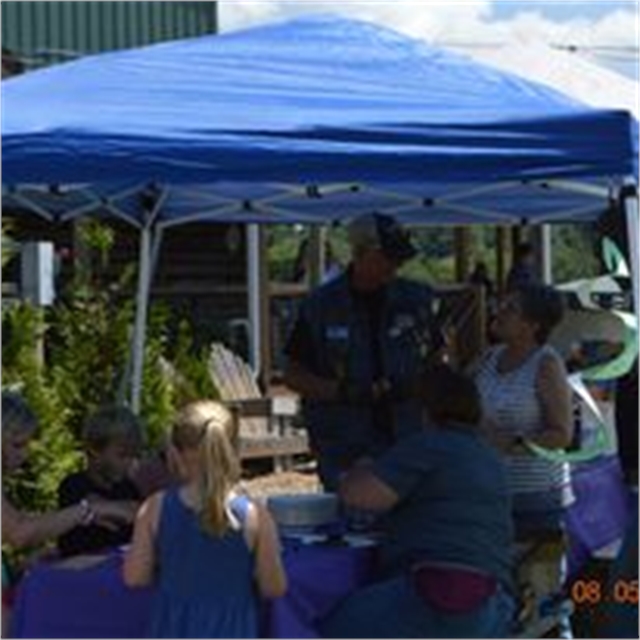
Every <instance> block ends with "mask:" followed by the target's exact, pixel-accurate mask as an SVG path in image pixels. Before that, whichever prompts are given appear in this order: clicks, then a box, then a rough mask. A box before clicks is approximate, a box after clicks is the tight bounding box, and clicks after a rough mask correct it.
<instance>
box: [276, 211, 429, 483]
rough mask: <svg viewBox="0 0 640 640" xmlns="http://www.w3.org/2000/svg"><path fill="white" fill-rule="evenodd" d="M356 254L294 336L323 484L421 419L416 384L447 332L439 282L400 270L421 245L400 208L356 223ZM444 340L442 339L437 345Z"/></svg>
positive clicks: (293, 371) (306, 311) (295, 372)
mask: <svg viewBox="0 0 640 640" xmlns="http://www.w3.org/2000/svg"><path fill="white" fill-rule="evenodd" d="M349 241H350V244H351V249H352V254H353V255H352V262H351V264H350V265H349V267H348V269H347V271H346V273H343V274H341V275H339V276H338V277H336V278H335V279H333V280H331V281H330V282H328V283H326V284H324V285H322V286H320V287H319V288H318V289H316V290H315V291H313V292H312V293H311V295H310V296H309V297H308V298H307V299H306V300H304V302H303V304H302V306H301V309H300V313H299V316H298V319H297V321H296V324H295V326H294V329H293V332H292V334H291V337H290V339H289V343H288V345H287V349H286V353H287V356H288V360H289V362H288V367H287V370H286V374H285V382H286V384H287V385H288V386H290V387H291V388H292V389H293V390H295V391H297V392H298V393H299V394H300V395H301V396H302V399H303V415H304V418H305V423H306V425H307V428H308V430H309V435H310V441H311V446H312V448H313V450H314V452H315V454H316V455H317V457H318V468H319V474H320V478H321V480H322V483H323V485H324V487H325V489H327V490H335V488H336V487H337V483H338V477H339V475H340V473H341V472H343V471H345V470H346V469H348V468H349V467H350V466H351V465H352V464H353V463H354V462H355V461H356V460H357V459H358V458H360V457H362V456H375V455H378V454H380V453H381V452H382V451H384V450H385V449H387V448H388V447H389V446H391V445H392V444H393V443H394V442H395V441H396V439H397V438H398V437H399V436H400V435H402V434H404V433H411V432H412V431H415V430H416V429H419V427H420V407H419V403H418V402H417V401H416V400H415V399H414V398H413V389H414V386H415V381H416V378H417V376H418V374H419V372H420V368H421V366H422V362H423V360H424V357H425V355H426V353H427V352H433V350H434V344H433V342H434V339H437V338H435V336H436V335H437V334H436V333H435V331H434V330H433V327H432V317H431V290H430V288H429V287H427V286H424V285H421V284H418V283H415V282H410V281H408V280H404V279H401V278H397V277H396V272H397V270H398V268H399V267H400V266H401V265H402V264H403V263H404V262H405V261H407V260H409V259H410V258H412V257H413V256H414V255H415V254H416V250H415V248H414V247H413V245H412V243H411V240H410V237H409V235H408V234H407V232H406V231H405V230H403V229H402V228H401V227H400V226H399V225H398V223H397V222H396V221H395V220H394V219H393V218H391V217H390V216H387V215H383V214H379V213H373V214H368V215H364V216H361V217H359V218H357V219H355V220H354V221H353V222H352V223H351V224H350V226H349ZM437 346H438V345H436V347H437Z"/></svg>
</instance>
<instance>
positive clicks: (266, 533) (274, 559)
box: [247, 502, 287, 598]
mask: <svg viewBox="0 0 640 640" xmlns="http://www.w3.org/2000/svg"><path fill="white" fill-rule="evenodd" d="M247 527H248V529H249V537H250V539H252V541H253V543H252V547H253V550H254V553H255V559H256V565H255V578H256V582H257V584H258V589H259V591H260V595H261V596H262V597H263V598H279V597H281V596H283V595H284V594H285V592H286V591H287V574H286V573H285V570H284V567H283V565H282V558H281V556H280V540H279V538H278V530H277V528H276V525H275V522H274V521H273V518H272V517H271V514H270V513H269V511H268V510H267V508H266V507H265V506H264V505H262V504H259V503H256V502H252V503H251V505H250V506H249V511H248V514H247Z"/></svg>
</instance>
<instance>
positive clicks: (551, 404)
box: [531, 356, 573, 449]
mask: <svg viewBox="0 0 640 640" xmlns="http://www.w3.org/2000/svg"><path fill="white" fill-rule="evenodd" d="M536 391H537V394H538V398H539V400H540V404H541V405H542V416H543V420H544V427H543V429H542V430H540V431H539V432H538V433H536V434H535V435H534V436H533V437H531V441H532V442H534V443H535V444H537V445H539V446H541V447H545V448H546V449H564V448H566V447H568V446H569V445H570V444H571V440H572V438H573V415H572V408H571V389H570V387H569V384H568V382H567V374H566V371H565V369H564V366H563V364H562V362H561V361H560V360H559V359H558V358H554V357H552V356H547V357H545V358H543V359H542V361H541V362H540V368H539V369H538V375H537V379H536Z"/></svg>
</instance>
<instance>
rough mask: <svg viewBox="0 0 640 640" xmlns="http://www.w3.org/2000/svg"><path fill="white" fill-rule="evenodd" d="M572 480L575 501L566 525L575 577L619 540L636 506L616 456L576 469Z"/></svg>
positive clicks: (570, 563)
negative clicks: (589, 560)
mask: <svg viewBox="0 0 640 640" xmlns="http://www.w3.org/2000/svg"><path fill="white" fill-rule="evenodd" d="M571 476H572V477H571V482H572V484H573V490H574V493H575V496H576V501H575V503H574V504H573V505H572V506H571V507H570V508H569V510H568V511H567V514H566V517H565V525H566V528H567V533H568V537H569V573H570V575H575V574H576V573H577V572H578V571H579V570H580V568H581V567H582V566H583V565H584V563H585V562H586V561H587V560H588V559H589V557H590V556H591V555H592V554H593V553H594V552H595V551H597V550H598V549H601V548H603V547H605V546H607V545H609V544H611V543H612V542H614V541H615V540H617V539H620V538H622V536H623V535H624V532H625V530H626V527H627V522H628V521H629V517H630V515H631V514H632V513H633V512H636V513H637V506H636V507H635V508H632V506H631V504H630V496H631V494H630V492H629V489H628V487H627V486H626V485H625V483H624V477H623V473H622V467H621V466H620V461H619V459H618V457H617V456H607V457H603V458H599V459H597V460H593V461H591V462H587V463H582V464H580V465H575V466H574V467H573V468H572V470H571ZM635 499H636V500H637V496H636V498H635Z"/></svg>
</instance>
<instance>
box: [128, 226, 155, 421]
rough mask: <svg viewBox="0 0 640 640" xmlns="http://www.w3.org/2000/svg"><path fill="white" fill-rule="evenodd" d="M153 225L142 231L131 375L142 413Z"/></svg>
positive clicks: (133, 404) (136, 403)
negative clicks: (141, 401)
mask: <svg viewBox="0 0 640 640" xmlns="http://www.w3.org/2000/svg"><path fill="white" fill-rule="evenodd" d="M151 243H152V233H151V227H150V226H149V225H145V226H144V227H143V228H142V230H141V231H140V268H139V270H138V294H137V299H136V317H135V324H134V327H133V372H132V376H131V410H132V411H133V412H134V413H136V414H139V413H140V396H141V392H142V374H143V367H144V343H145V339H146V333H147V311H148V307H149V289H150V286H151V274H152V271H151Z"/></svg>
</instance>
